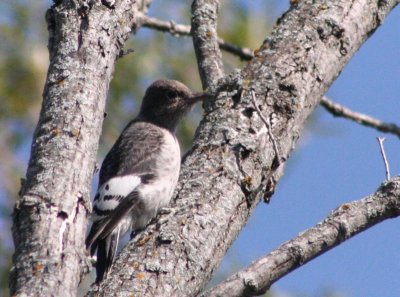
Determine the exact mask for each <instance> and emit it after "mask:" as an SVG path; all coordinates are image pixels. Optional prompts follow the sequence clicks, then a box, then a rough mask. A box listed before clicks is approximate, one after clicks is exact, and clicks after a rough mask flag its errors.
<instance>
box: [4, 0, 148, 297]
mask: <svg viewBox="0 0 400 297" xmlns="http://www.w3.org/2000/svg"><path fill="white" fill-rule="evenodd" d="M55 2H56V4H55V5H53V6H52V7H51V8H50V9H49V10H48V12H47V15H46V19H47V22H48V28H49V35H50V38H49V53H50V66H49V70H48V75H47V80H46V85H45V89H44V92H43V104H42V110H41V113H40V118H39V123H38V125H37V127H36V131H35V134H34V137H33V142H32V151H31V158H30V161H29V166H28V170H27V175H26V180H25V181H24V182H23V185H22V187H21V191H20V199H19V201H18V202H17V204H16V206H15V210H14V215H13V219H14V225H13V230H12V231H13V238H14V243H15V254H14V257H13V267H12V269H11V275H10V288H11V295H16V294H18V295H21V296H22V295H24V296H28V295H29V296H76V292H77V287H78V284H79V282H80V278H81V274H82V272H83V270H84V268H85V267H86V268H87V264H86V259H87V255H86V254H85V247H84V237H85V233H86V226H87V218H88V213H89V211H90V195H89V194H90V185H91V180H92V176H93V171H94V167H95V160H96V154H97V147H98V142H99V136H100V133H101V126H102V123H103V115H104V107H105V99H106V96H107V91H108V85H109V82H110V80H111V75H112V72H113V69H114V62H115V59H116V57H118V56H119V55H120V54H121V53H123V45H124V42H125V40H126V39H127V37H128V36H129V34H130V32H131V28H132V26H134V24H135V19H134V17H135V14H136V12H137V11H138V10H139V9H142V10H143V9H146V7H147V4H149V3H150V2H151V1H136V3H135V1H132V0H121V1H119V2H118V4H117V5H115V6H114V5H112V3H111V2H112V1H101V2H100V1H92V2H88V1H74V0H70V1H55ZM102 3H103V4H102ZM86 270H87V269H86Z"/></svg>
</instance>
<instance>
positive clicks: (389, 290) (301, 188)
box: [219, 4, 400, 297]
mask: <svg viewBox="0 0 400 297" xmlns="http://www.w3.org/2000/svg"><path fill="white" fill-rule="evenodd" d="M285 5H286V4H285ZM283 9H285V7H283V5H282V7H280V8H279V10H278V11H276V13H277V15H279V14H280V13H281V12H282V11H283ZM399 28H400V9H399V7H397V9H395V10H394V11H393V12H392V13H391V14H390V16H389V17H388V18H387V19H386V21H385V23H384V24H383V25H382V26H381V27H380V28H379V29H378V31H377V32H375V34H374V35H373V36H372V37H371V38H370V39H369V40H368V41H367V42H366V43H365V44H364V46H363V47H362V48H361V49H360V51H359V52H358V53H357V54H356V55H355V56H354V57H353V59H352V60H351V61H350V63H349V64H348V65H347V66H346V68H345V69H344V71H343V72H342V73H341V75H340V76H339V78H338V79H337V80H336V81H335V83H334V84H333V85H332V86H331V88H330V90H329V91H328V96H330V97H331V98H332V99H333V100H335V101H336V102H339V103H341V104H343V105H346V106H347V107H350V108H352V109H353V110H355V111H359V112H363V113H366V114H369V115H371V116H374V117H377V118H379V119H381V120H384V121H387V122H394V123H397V124H399V111H400V103H399V100H398V99H399V94H400V80H399V79H400V56H399V52H400V51H399V50H400V30H399ZM396 99H397V100H396ZM313 121H314V122H313V124H312V125H310V127H308V129H306V131H304V133H303V136H302V138H301V139H300V143H299V144H298V147H297V149H296V150H295V152H294V153H293V154H292V156H291V158H290V159H289V161H288V164H287V168H286V175H285V176H284V177H283V178H282V180H281V181H280V182H279V184H278V187H277V190H276V194H275V195H274V196H273V198H272V201H271V203H270V204H269V205H266V204H260V205H259V206H258V207H257V209H256V211H255V213H254V215H253V216H252V218H251V219H250V221H249V223H248V224H247V226H246V227H245V228H244V230H243V231H242V233H241V234H240V236H239V237H238V239H237V240H236V242H235V243H234V244H233V246H232V247H231V249H230V250H229V252H228V254H227V256H226V258H225V260H224V262H223V264H222V265H221V268H220V271H219V273H225V272H226V271H227V270H230V269H231V268H233V267H235V269H237V266H243V265H248V264H250V263H251V261H252V260H255V259H257V258H259V257H261V256H262V255H264V254H266V253H267V252H269V251H271V250H272V249H273V248H275V247H277V246H278V245H280V244H281V243H283V242H284V241H286V240H289V239H291V238H293V237H295V236H296V235H297V234H298V233H300V232H301V231H302V230H305V229H307V228H309V227H312V226H313V225H315V224H316V223H318V222H319V221H321V220H322V219H323V218H324V217H325V216H326V215H327V214H328V213H329V212H330V211H331V210H332V209H334V208H335V207H337V206H338V205H340V204H341V203H344V202H348V201H352V200H357V199H360V198H362V197H364V196H366V195H368V194H370V193H373V192H374V191H375V190H376V189H377V188H378V187H379V185H380V183H381V182H382V181H383V180H384V178H385V170H384V166H383V162H382V159H381V155H380V153H379V147H378V143H377V140H376V137H377V136H386V138H387V139H386V142H385V149H386V153H387V155H388V158H389V162H390V165H391V173H392V176H395V175H398V173H399V167H400V157H399V153H398V152H399V141H398V138H396V137H394V136H390V135H383V134H382V133H380V132H377V131H375V130H373V129H370V128H366V127H363V126H360V125H358V124H355V123H353V122H350V121H348V120H344V119H339V118H333V117H332V116H331V115H330V114H328V113H327V112H325V111H324V110H323V109H322V108H318V109H317V111H316V114H315V115H314V119H313ZM399 246H400V232H399V220H398V219H394V220H388V221H385V222H384V223H382V224H380V225H378V226H376V227H373V228H372V229H369V230H368V231H366V232H364V233H362V234H360V235H358V236H356V237H355V238H352V239H350V240H349V241H347V242H345V243H344V244H342V245H341V246H339V247H338V248H335V249H334V250H331V251H329V252H328V253H326V254H324V255H322V256H320V257H318V258H317V259H315V260H313V261H312V262H310V263H308V264H306V265H305V266H304V267H301V268H300V269H298V270H296V271H294V272H293V273H291V274H290V275H288V276H286V277H284V278H283V279H281V280H279V281H278V282H277V283H276V284H275V285H274V286H273V287H272V289H273V291H275V292H280V293H282V294H283V293H285V294H293V295H296V296H321V294H323V293H324V292H327V291H333V292H337V293H338V294H339V295H338V296H352V297H372V296H400V282H399V280H398V275H400V254H399Z"/></svg>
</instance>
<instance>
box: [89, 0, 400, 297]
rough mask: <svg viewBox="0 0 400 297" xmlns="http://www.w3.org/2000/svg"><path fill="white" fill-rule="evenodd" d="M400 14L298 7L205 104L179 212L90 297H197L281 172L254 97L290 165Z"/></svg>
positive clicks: (338, 6)
mask: <svg viewBox="0 0 400 297" xmlns="http://www.w3.org/2000/svg"><path fill="white" fill-rule="evenodd" d="M396 4H397V3H396V2H393V1H385V2H383V1H380V0H375V1H369V0H359V1H357V5H354V3H353V2H350V1H346V0H341V1H335V4H334V5H330V4H329V3H328V4H327V2H326V1H322V0H304V1H299V2H298V3H297V4H296V5H293V6H292V7H291V9H290V10H289V11H288V12H286V13H285V14H284V15H283V16H282V17H281V18H280V19H279V21H278V24H277V26H276V27H275V28H274V30H273V32H272V33H271V35H270V36H269V37H268V38H266V39H265V41H264V43H263V45H262V46H261V47H260V49H259V51H258V52H257V54H256V57H255V58H254V59H252V60H251V61H250V62H249V63H248V64H247V65H246V67H245V68H244V69H243V70H242V72H241V80H240V79H238V80H236V85H235V84H233V85H230V84H228V86H229V87H230V88H218V87H219V86H217V88H216V89H217V90H220V92H219V93H217V94H215V96H216V98H215V100H208V101H207V102H205V104H204V109H205V116H204V119H203V120H202V121H201V123H200V126H199V128H198V130H197V132H196V136H195V140H194V145H193V148H192V149H191V151H190V152H189V153H188V154H187V156H186V157H185V158H184V160H183V165H182V170H181V175H180V181H179V184H178V187H177V189H176V192H175V196H174V199H173V201H172V203H171V205H170V207H171V209H172V212H171V213H170V214H169V215H168V214H162V215H160V216H158V220H157V221H156V222H154V223H153V224H151V225H149V226H148V227H147V228H146V230H145V231H144V232H142V233H141V234H139V235H138V236H137V237H136V238H135V239H134V240H132V241H130V242H129V243H128V244H127V246H126V247H125V248H124V249H123V250H122V252H121V253H120V255H119V256H117V258H116V261H115V263H114V265H113V268H112V273H111V274H110V276H109V278H107V279H105V280H104V281H103V282H102V283H101V284H100V286H94V287H93V288H92V290H91V291H90V292H89V294H88V296H111V295H121V296H124V295H129V294H130V293H134V294H135V295H138V296H168V297H173V296H195V295H197V294H198V293H199V292H200V291H201V290H202V289H203V288H204V286H205V285H206V283H207V282H208V280H209V278H210V277H211V275H212V272H213V271H214V270H215V269H216V267H217V265H218V264H219V263H220V261H221V260H222V258H223V256H224V255H225V253H226V250H227V249H228V248H229V246H230V245H231V243H232V242H233V240H234V239H235V238H236V237H237V234H238V233H239V231H240V230H241V229H242V227H243V225H244V224H245V223H246V221H247V219H248V218H249V216H250V215H251V213H252V210H253V209H254V207H255V206H256V205H257V203H258V202H259V201H260V199H261V196H262V195H264V194H265V193H267V192H268V193H270V192H271V190H273V183H271V178H273V179H274V180H278V178H279V177H280V176H281V175H282V171H281V170H282V168H283V167H284V166H283V164H282V165H281V166H280V167H278V168H276V166H273V162H274V159H275V153H274V150H273V147H272V143H271V141H270V140H269V138H268V135H267V131H266V130H267V129H266V128H265V125H264V123H263V122H262V120H261V119H260V117H258V116H255V110H254V107H253V103H252V100H251V96H249V92H248V90H254V92H255V97H256V99H257V100H258V101H257V105H258V106H259V108H260V111H262V113H263V115H265V116H271V115H272V114H274V115H275V116H274V125H273V126H272V131H271V132H272V133H273V135H274V137H275V140H276V142H277V145H278V147H279V150H280V153H281V156H282V157H283V160H286V159H287V156H288V155H289V153H290V152H291V150H292V148H293V147H294V145H295V143H296V141H297V139H298V137H299V135H300V133H301V130H302V128H303V127H304V124H305V122H306V119H307V118H308V117H309V116H310V114H311V113H312V112H313V110H314V109H315V107H316V106H317V105H318V104H319V100H320V98H321V97H322V96H323V95H324V94H325V93H326V90H327V88H328V87H329V86H330V85H331V84H332V82H333V81H334V79H335V78H336V77H337V76H338V75H339V73H340V72H341V71H342V70H343V68H344V66H345V65H346V63H347V62H348V61H349V59H350V58H351V57H352V55H353V54H354V53H355V52H356V51H357V50H358V49H359V48H360V46H361V45H362V44H363V42H364V41H365V40H366V39H367V38H368V37H369V36H370V35H371V34H372V33H373V32H374V31H375V30H376V28H377V26H379V24H380V23H381V22H382V21H383V20H384V18H385V17H386V15H387V14H388V13H389V12H390V11H391V9H393V8H394V6H395V5H396ZM322 6H323V7H324V9H321V7H322ZM199 60H200V59H199ZM200 68H201V69H202V67H200ZM202 71H203V70H202ZM209 81H210V80H209V79H207V78H206V83H209ZM240 82H241V84H240ZM243 89H246V90H243ZM271 185H272V186H271Z"/></svg>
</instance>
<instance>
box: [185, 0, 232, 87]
mask: <svg viewBox="0 0 400 297" xmlns="http://www.w3.org/2000/svg"><path fill="white" fill-rule="evenodd" d="M218 8H219V1H218V0H194V1H193V3H192V30H191V32H192V37H193V46H194V51H195V53H196V57H197V65H198V67H199V73H200V78H201V82H202V85H203V89H207V88H208V87H210V86H213V85H215V84H216V82H217V81H218V80H219V79H221V78H222V76H223V75H224V66H223V64H222V54H221V51H220V50H219V46H218V33H217V19H218Z"/></svg>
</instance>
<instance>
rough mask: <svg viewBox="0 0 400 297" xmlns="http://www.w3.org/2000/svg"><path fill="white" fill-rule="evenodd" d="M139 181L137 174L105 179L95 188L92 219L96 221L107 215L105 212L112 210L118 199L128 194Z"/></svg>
mask: <svg viewBox="0 0 400 297" xmlns="http://www.w3.org/2000/svg"><path fill="white" fill-rule="evenodd" d="M140 183H141V179H140V177H139V176H137V175H125V176H117V177H113V178H111V179H109V180H108V181H106V182H105V183H104V184H103V185H101V187H100V188H99V189H98V190H97V193H96V196H95V200H94V206H93V213H92V220H93V221H97V220H99V219H102V218H104V217H105V216H107V212H110V211H112V210H114V209H115V208H116V207H117V206H118V204H119V202H120V200H121V199H122V198H123V197H126V196H128V195H129V194H130V193H131V192H132V191H133V190H134V189H135V188H136V187H137V186H138V185H139V184H140Z"/></svg>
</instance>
